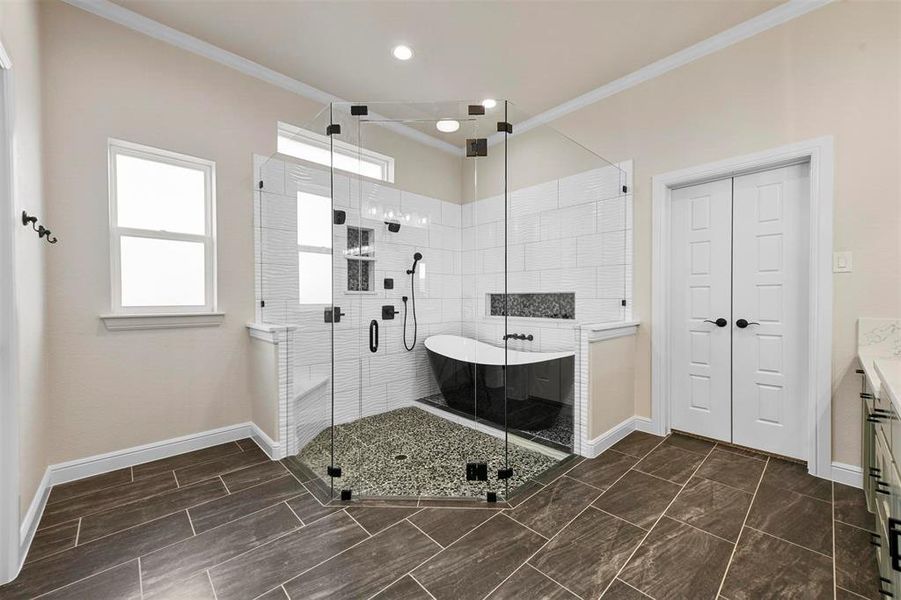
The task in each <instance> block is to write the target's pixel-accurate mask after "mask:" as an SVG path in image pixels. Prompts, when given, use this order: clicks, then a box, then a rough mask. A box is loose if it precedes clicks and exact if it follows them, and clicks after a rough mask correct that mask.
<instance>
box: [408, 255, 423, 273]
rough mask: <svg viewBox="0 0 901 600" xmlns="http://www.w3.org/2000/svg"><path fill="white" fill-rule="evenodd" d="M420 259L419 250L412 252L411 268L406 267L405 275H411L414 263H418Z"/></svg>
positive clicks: (414, 269)
mask: <svg viewBox="0 0 901 600" xmlns="http://www.w3.org/2000/svg"><path fill="white" fill-rule="evenodd" d="M421 260H422V254H420V253H419V252H416V253H414V254H413V266H412V267H411V268H409V269H407V275H412V274H413V273H415V272H416V263H418V262H419V261H421Z"/></svg>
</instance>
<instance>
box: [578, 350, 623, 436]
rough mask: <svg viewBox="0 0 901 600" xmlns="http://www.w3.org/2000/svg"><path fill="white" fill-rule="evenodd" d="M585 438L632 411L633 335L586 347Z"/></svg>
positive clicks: (608, 426)
mask: <svg viewBox="0 0 901 600" xmlns="http://www.w3.org/2000/svg"><path fill="white" fill-rule="evenodd" d="M588 361H589V362H588V369H589V373H590V374H591V378H590V380H589V382H588V397H589V404H588V409H589V413H588V438H589V439H594V438H596V437H598V436H599V435H601V434H602V433H604V432H605V431H608V430H609V429H611V428H612V427H615V426H616V425H619V424H620V423H622V422H623V421H625V420H626V419H628V418H629V417H631V416H632V415H634V414H635V336H634V335H626V336H623V337H618V338H613V339H609V340H601V341H597V342H592V343H591V344H590V346H589V348H588Z"/></svg>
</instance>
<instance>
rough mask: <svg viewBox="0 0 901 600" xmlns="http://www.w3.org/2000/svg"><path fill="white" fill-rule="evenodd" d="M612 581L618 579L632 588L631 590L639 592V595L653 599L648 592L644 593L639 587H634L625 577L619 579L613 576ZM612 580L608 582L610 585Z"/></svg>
mask: <svg viewBox="0 0 901 600" xmlns="http://www.w3.org/2000/svg"><path fill="white" fill-rule="evenodd" d="M613 581H619V582H620V583H622V584H623V585H624V586H626V587H630V588H632V589H633V590H635V591H636V592H638V593H639V594H641V595H642V596H644V597H645V598H651V600H654V597H653V596H649V595H648V594H645V593H644V592H642V591H641V590H640V589H638V588H637V587H635V586H634V585H632V584H631V583H629V582H628V581H626V580H625V579H620V578H619V577H614V578H613ZM613 581H611V582H610V585H613ZM608 589H609V586H608Z"/></svg>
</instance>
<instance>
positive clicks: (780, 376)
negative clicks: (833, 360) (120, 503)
mask: <svg viewBox="0 0 901 600" xmlns="http://www.w3.org/2000/svg"><path fill="white" fill-rule="evenodd" d="M808 173H809V170H808V165H806V164H802V165H792V166H788V167H782V168H778V169H773V170H770V171H763V172H757V173H752V174H749V175H742V176H739V177H734V178H729V179H723V180H719V181H714V182H711V183H704V184H699V185H695V186H691V187H685V188H680V189H676V190H673V192H672V196H671V198H672V205H671V219H672V220H671V223H670V225H671V227H670V240H671V247H670V265H671V267H672V268H671V274H670V279H669V297H670V315H669V317H670V318H669V328H670V331H669V351H670V358H669V363H670V369H669V372H670V383H669V385H670V389H669V398H670V426H671V427H672V428H673V429H678V430H681V431H686V432H689V433H695V434H698V435H702V436H706V437H709V438H714V439H718V440H723V441H726V442H731V443H734V444H738V445H741V446H747V447H750V448H757V449H760V450H765V451H768V452H773V453H776V454H781V455H783V456H790V457H795V458H799V459H806V458H807V427H806V424H807V370H808V364H809V360H808V341H807V340H808V335H807V334H808V310H807V304H808V293H807V290H808V266H807V265H808V248H809V245H808V230H809V227H808V224H809V217H808V215H809V208H808V198H809V192H808V189H809V174H808Z"/></svg>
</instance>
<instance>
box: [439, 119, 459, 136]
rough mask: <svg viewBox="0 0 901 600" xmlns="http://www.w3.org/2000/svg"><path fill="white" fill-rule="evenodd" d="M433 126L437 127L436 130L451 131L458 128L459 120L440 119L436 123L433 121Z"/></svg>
mask: <svg viewBox="0 0 901 600" xmlns="http://www.w3.org/2000/svg"><path fill="white" fill-rule="evenodd" d="M435 127H437V128H438V131H441V132H444V133H453V132H455V131H457V130H458V129H460V121H454V120H453V119H441V120H440V121H438V122H437V123H435Z"/></svg>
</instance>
